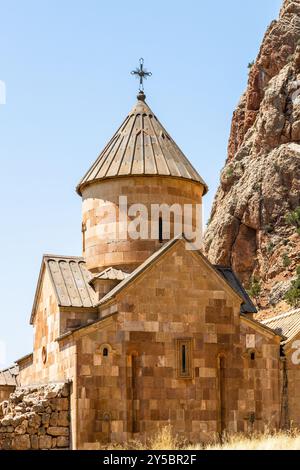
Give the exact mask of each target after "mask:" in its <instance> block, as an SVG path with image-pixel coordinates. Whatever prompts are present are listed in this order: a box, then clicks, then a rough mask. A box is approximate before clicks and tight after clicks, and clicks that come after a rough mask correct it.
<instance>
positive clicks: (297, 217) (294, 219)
mask: <svg viewBox="0 0 300 470" xmlns="http://www.w3.org/2000/svg"><path fill="white" fill-rule="evenodd" d="M285 222H286V223H287V224H288V225H292V226H293V227H295V229H296V232H297V233H298V235H300V206H298V207H297V208H296V209H295V210H294V211H292V212H289V213H288V214H286V216H285Z"/></svg>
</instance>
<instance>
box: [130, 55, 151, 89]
mask: <svg viewBox="0 0 300 470" xmlns="http://www.w3.org/2000/svg"><path fill="white" fill-rule="evenodd" d="M131 75H135V76H136V78H139V79H140V87H139V90H140V91H144V80H147V78H148V77H151V76H152V72H148V71H147V69H144V59H143V58H141V59H140V67H137V68H136V69H135V70H133V71H132V72H131Z"/></svg>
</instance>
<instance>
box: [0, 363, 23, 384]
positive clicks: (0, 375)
mask: <svg viewBox="0 0 300 470" xmlns="http://www.w3.org/2000/svg"><path fill="white" fill-rule="evenodd" d="M18 374H19V368H18V366H17V365H13V366H12V367H8V368H7V369H3V370H1V371H0V386H3V385H8V386H10V387H17V386H18Z"/></svg>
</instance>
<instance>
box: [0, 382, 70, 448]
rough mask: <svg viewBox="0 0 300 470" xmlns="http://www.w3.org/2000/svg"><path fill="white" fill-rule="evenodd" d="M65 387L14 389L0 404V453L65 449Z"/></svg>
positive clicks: (67, 408) (67, 423) (67, 424)
mask: <svg viewBox="0 0 300 470" xmlns="http://www.w3.org/2000/svg"><path fill="white" fill-rule="evenodd" d="M69 395H70V392H69V385H68V384H51V385H44V386H38V387H26V388H17V389H16V390H15V392H14V393H12V394H11V395H10V397H9V399H8V400H6V401H3V402H2V403H0V450H1V449H2V450H30V449H31V450H38V449H68V448H69V445H70V444H69V442H70V417H69V414H70V400H69Z"/></svg>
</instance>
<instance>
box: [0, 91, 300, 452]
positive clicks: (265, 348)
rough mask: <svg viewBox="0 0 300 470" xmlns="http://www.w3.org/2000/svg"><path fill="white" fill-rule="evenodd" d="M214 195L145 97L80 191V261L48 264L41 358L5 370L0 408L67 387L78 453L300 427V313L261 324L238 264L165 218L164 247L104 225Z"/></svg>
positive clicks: (37, 346) (37, 317)
mask: <svg viewBox="0 0 300 470" xmlns="http://www.w3.org/2000/svg"><path fill="white" fill-rule="evenodd" d="M207 191H208V188H207V185H206V184H205V182H204V181H203V179H202V178H201V176H200V175H199V174H198V172H197V171H196V170H195V169H194V168H193V166H192V165H191V163H190V162H189V161H188V159H187V158H186V157H185V155H184V154H183V153H182V152H181V150H180V149H179V148H178V146H177V145H176V143H175V142H174V141H173V139H172V138H171V137H170V135H169V134H168V132H167V131H166V130H165V128H164V127H163V126H162V124H161V123H160V122H159V120H158V119H157V117H156V116H155V114H154V113H153V112H152V111H151V109H150V108H149V106H148V105H147V103H146V101H145V95H144V93H143V92H140V93H139V95H138V99H137V103H136V104H135V106H134V107H133V109H132V110H131V111H130V113H129V114H128V116H127V117H126V119H125V120H124V122H123V123H122V124H121V126H120V128H119V129H118V130H117V132H116V133H115V135H114V136H113V137H112V139H111V140H110V141H109V143H108V144H107V146H106V147H105V148H104V150H103V151H102V152H101V154H100V156H99V157H98V158H97V160H96V161H95V163H94V164H93V165H92V167H91V168H90V169H89V170H88V172H87V173H86V175H85V176H84V177H83V178H82V180H81V181H80V183H79V185H78V186H77V193H78V194H79V195H80V197H81V198H82V256H81V257H78V256H74V257H70V256H59V255H45V256H44V257H43V259H42V262H41V269H40V274H39V279H38V282H37V287H36V294H35V298H34V302H33V308H32V312H31V317H30V323H31V325H32V326H33V333H34V342H33V352H32V353H30V354H29V355H27V356H26V357H23V358H21V359H19V360H17V361H16V364H15V365H14V366H13V368H10V369H7V370H5V371H2V372H1V373H0V394H1V395H0V400H1V399H2V400H4V399H7V398H8V397H9V395H10V394H11V392H13V391H14V389H15V388H16V387H23V388H24V387H31V386H36V387H42V386H43V385H45V384H56V383H63V384H66V383H68V384H69V386H70V396H69V400H70V436H71V441H70V446H71V448H73V449H92V448H96V446H97V445H99V446H100V445H101V444H105V443H108V442H115V443H122V442H124V441H126V440H131V439H139V440H142V441H143V440H145V439H147V438H149V437H151V436H153V434H155V433H156V432H157V431H158V430H159V429H161V427H162V426H164V425H168V424H170V425H171V427H172V430H173V432H174V433H175V434H177V435H178V436H180V437H183V438H185V439H186V440H187V441H190V442H200V441H202V442H208V441H210V440H215V439H217V438H218V436H220V434H221V433H223V432H224V431H227V432H250V431H253V430H257V431H263V430H264V429H265V426H268V427H269V428H279V427H280V426H284V425H288V424H289V423H290V422H291V421H293V422H294V423H298V424H300V413H299V392H298V391H297V388H299V384H300V377H298V371H297V368H296V366H293V364H292V361H291V358H290V354H291V353H290V352H291V351H292V346H291V340H292V339H294V338H295V337H296V336H297V334H299V332H300V325H296V320H295V318H294V320H293V318H292V319H291V318H288V319H287V318H286V317H284V318H283V319H281V318H278V317H277V318H276V319H275V320H274V319H273V320H272V321H273V323H272V322H270V321H269V322H266V323H265V324H262V323H259V322H258V321H255V320H254V314H255V313H256V309H255V307H254V305H253V304H252V302H251V300H250V298H249V297H248V295H247V293H246V291H245V289H244V288H243V286H242V285H241V283H240V282H239V279H238V278H237V277H236V275H235V274H234V272H233V271H232V270H231V268H230V267H229V266H214V265H212V264H211V263H210V262H209V261H208V259H207V258H206V257H205V256H204V255H203V253H202V252H201V250H187V249H186V239H185V237H184V235H182V236H178V235H176V236H172V235H169V236H166V235H165V234H164V229H163V224H162V223H161V219H160V220H159V221H158V224H159V237H158V238H157V239H154V238H149V239H130V238H128V239H127V240H118V239H116V238H114V234H115V228H116V227H115V226H114V225H115V224H122V223H123V222H121V221H120V220H119V221H116V220H113V219H110V218H109V217H107V216H106V217H103V213H104V212H106V215H107V213H111V209H114V211H115V212H117V213H118V212H119V211H120V207H119V196H120V195H123V196H126V197H127V200H128V205H130V204H134V203H137V202H138V203H141V204H144V205H145V206H146V207H149V208H150V206H151V204H168V205H173V204H177V205H180V206H182V207H183V206H184V205H185V204H200V203H201V200H202V197H203V196H205V194H206V193H207ZM119 228H120V227H119ZM298 313H299V312H298ZM290 316H291V317H293V313H291V314H290ZM288 321H290V322H292V323H293V325H294V326H295V325H296V326H295V327H294V328H293V331H292V333H291V334H290V330H291V329H290V328H288V326H289V325H288ZM297 326H298V328H297ZM286 333H287V334H286ZM288 381H290V382H292V383H293V387H292V388H291V390H292V391H291V392H289V388H288V385H287V383H288ZM289 393H291V396H289ZM297 397H298V399H297ZM43 433H47V429H46V430H44V431H43Z"/></svg>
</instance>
